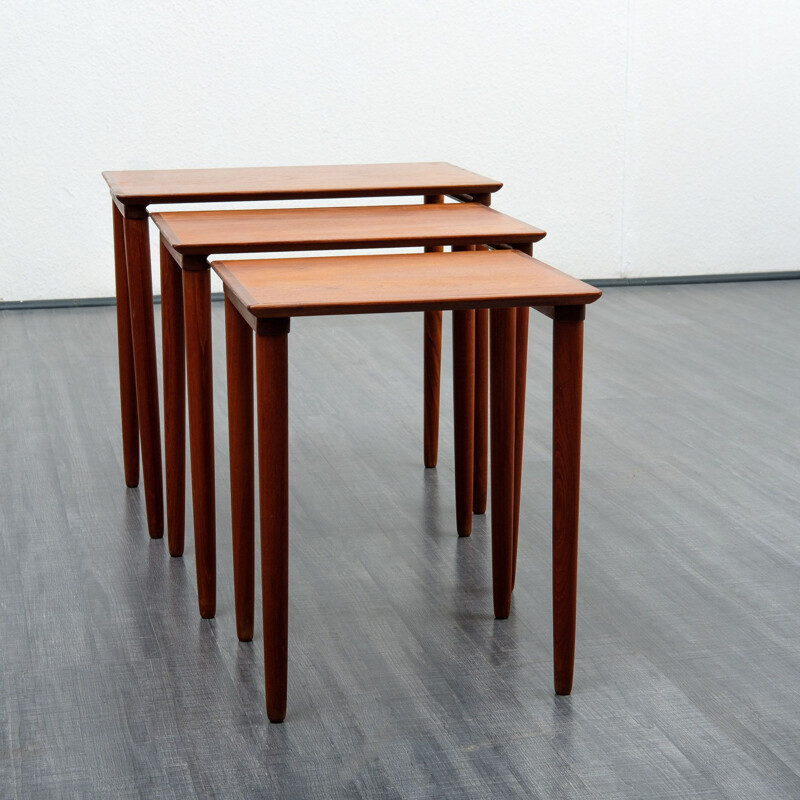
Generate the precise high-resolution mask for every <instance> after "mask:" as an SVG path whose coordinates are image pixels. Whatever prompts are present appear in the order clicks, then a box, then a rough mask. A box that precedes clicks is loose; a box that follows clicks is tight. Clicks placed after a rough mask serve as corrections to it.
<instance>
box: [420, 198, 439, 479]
mask: <svg viewBox="0 0 800 800" xmlns="http://www.w3.org/2000/svg"><path fill="white" fill-rule="evenodd" d="M425 203H426V205H432V204H436V203H444V195H441V194H434V195H427V196H426V197H425ZM442 250H444V248H443V247H426V248H425V252H426V253H441V252H442ZM423 313H424V317H425V336H424V344H423V360H424V387H423V397H424V407H423V442H424V445H423V449H424V452H423V458H424V464H425V466H426V467H429V468H430V467H435V466H436V462H437V461H438V459H439V387H440V385H441V371H442V312H441V311H425V312H423Z"/></svg>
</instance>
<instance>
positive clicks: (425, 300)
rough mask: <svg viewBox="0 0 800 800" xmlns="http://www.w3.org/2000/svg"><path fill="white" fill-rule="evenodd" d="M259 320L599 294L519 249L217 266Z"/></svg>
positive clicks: (586, 298)
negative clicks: (518, 250)
mask: <svg viewBox="0 0 800 800" xmlns="http://www.w3.org/2000/svg"><path fill="white" fill-rule="evenodd" d="M212 267H213V269H214V270H215V271H216V273H217V274H218V275H219V276H220V278H222V280H223V282H224V283H225V285H226V286H227V287H228V288H229V289H230V290H231V293H232V294H233V295H235V296H237V297H239V298H240V299H241V301H242V303H243V305H244V306H245V307H246V308H247V309H248V311H249V312H250V313H251V314H252V315H253V316H255V317H263V318H266V317H270V316H292V317H298V316H314V315H320V314H326V315H327V314H370V313H378V312H380V313H385V312H389V311H392V312H394V311H425V310H428V309H432V308H433V309H439V308H450V309H453V308H461V309H464V308H490V307H494V308H496V307H501V306H514V305H523V304H524V305H534V306H535V305H553V304H563V303H591V302H594V301H595V300H596V299H597V298H598V297H600V295H601V292H600V291H599V290H598V289H595V288H594V287H592V286H589V285H588V284H586V283H583V282H582V281H579V280H576V279H575V278H571V277H569V276H568V275H565V274H564V273H563V272H559V271H558V270H556V269H553V267H549V266H547V265H546V264H544V263H543V262H541V261H538V260H536V259H533V258H529V257H528V256H525V255H523V254H521V253H519V252H517V251H515V250H499V251H475V252H457V253H410V254H400V255H398V254H392V255H378V256H336V257H331V258H292V259H287V258H280V259H263V260H255V261H238V260H237V261H215V262H214V263H213V264H212Z"/></svg>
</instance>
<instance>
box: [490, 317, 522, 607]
mask: <svg viewBox="0 0 800 800" xmlns="http://www.w3.org/2000/svg"><path fill="white" fill-rule="evenodd" d="M490 329H491V338H490V351H491V369H490V377H489V379H490V389H491V402H490V411H491V419H490V427H491V447H492V458H491V462H492V473H491V481H492V593H493V596H494V615H495V617H496V618H497V619H506V617H508V615H509V614H510V613H511V589H512V586H511V570H512V556H513V536H514V405H515V393H514V388H515V385H514V384H515V373H516V364H515V357H516V355H515V350H516V309H513V308H503V309H492V312H491V319H490Z"/></svg>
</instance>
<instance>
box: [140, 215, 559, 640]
mask: <svg viewBox="0 0 800 800" xmlns="http://www.w3.org/2000/svg"><path fill="white" fill-rule="evenodd" d="M152 220H153V222H154V223H155V225H156V226H157V228H158V229H159V232H160V234H161V271H162V276H165V277H164V286H165V289H166V288H167V287H169V288H168V290H165V291H164V292H163V293H162V313H163V315H164V319H165V321H167V323H168V324H167V325H166V327H165V329H164V342H165V344H164V398H165V399H164V402H165V441H166V443H167V444H166V465H167V508H168V509H169V508H171V507H173V506H175V507H179V508H181V509H182V508H183V503H184V498H183V491H184V489H183V484H184V469H183V460H184V438H183V416H182V412H183V407H184V403H185V400H184V394H183V383H182V379H183V374H184V361H183V339H182V337H181V335H180V334H181V332H182V328H181V327H180V326H178V325H175V326H174V329H173V327H172V325H173V323H174V321H175V320H184V315H185V331H186V336H185V348H186V362H185V371H186V376H187V383H188V397H189V449H190V456H191V463H192V508H193V515H194V516H193V519H194V534H195V553H196V565H197V579H198V602H199V606H200V614H201V616H203V617H210V616H213V615H214V611H215V580H216V570H215V527H214V526H215V497H214V423H213V406H212V364H211V298H210V291H211V289H210V273H209V263H208V257H209V256H210V255H211V254H212V253H262V252H286V251H305V250H335V249H340V250H350V249H358V248H396V247H426V248H434V247H441V246H445V245H450V246H453V247H456V248H459V247H460V248H465V247H466V248H469V247H473V246H477V245H493V246H504V247H519V248H522V249H524V250H525V251H526V252H530V248H531V247H532V244H533V242H535V241H538V240H539V239H541V238H542V237H543V236H544V235H545V233H544V231H543V230H541V229H539V228H536V227H534V226H532V225H528V224H527V223H525V222H520V221H519V220H516V219H513V218H512V217H509V216H507V215H505V214H501V213H500V212H498V211H495V210H493V209H491V208H489V207H488V206H485V205H482V204H480V203H448V204H443V203H442V204H439V203H435V204H424V205H413V206H405V205H397V206H355V207H349V206H345V207H334V208H290V209H259V210H245V211H242V210H223V211H186V212H181V211H174V212H166V213H157V214H153V215H152ZM181 286H182V293H181V291H180V288H181ZM424 310H426V311H433V310H435V309H432V308H428V309H424ZM453 324H454V334H453V339H454V380H455V390H454V397H455V400H456V405H455V409H454V412H455V413H454V417H455V419H454V422H455V426H456V432H455V442H456V453H455V456H456V463H455V468H456V524H457V529H458V532H459V534H460V535H462V536H466V535H469V533H470V530H471V526H472V513H473V500H474V473H475V470H474V445H473V443H474V430H475V424H474V409H475V407H476V404H475V402H474V396H475V389H474V386H475V377H474V365H475V321H474V315H472V316H464V315H458V314H457V315H455V316H454V323H453ZM525 340H526V341H527V330H526V335H525ZM171 409H172V410H173V411H171ZM520 439H521V437H520ZM173 442H174V443H176V444H175V446H173V445H172V444H171V443H173ZM520 445H521V441H520ZM520 457H521V456H520ZM169 516H170V515H169V514H168V518H169ZM179 522H180V524H181V532H180V536H181V537H182V520H179ZM175 538H176V539H177V537H175ZM170 539H171V540H172V539H173V537H172V536H171V534H170ZM239 635H240V637H243V638H247V636H248V629H247V627H246V626H242V625H239Z"/></svg>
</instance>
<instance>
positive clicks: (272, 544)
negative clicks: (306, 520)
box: [256, 320, 289, 722]
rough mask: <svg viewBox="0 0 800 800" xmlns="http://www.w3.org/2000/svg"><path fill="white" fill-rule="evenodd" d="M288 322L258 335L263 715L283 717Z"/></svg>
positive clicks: (286, 614)
mask: <svg viewBox="0 0 800 800" xmlns="http://www.w3.org/2000/svg"><path fill="white" fill-rule="evenodd" d="M288 322H289V320H275V321H274V322H273V323H272V325H271V329H267V331H266V332H262V331H259V333H258V335H257V336H256V370H257V377H256V380H257V384H258V411H257V416H258V487H259V504H260V516H261V587H262V589H261V591H262V603H263V612H264V678H265V685H266V695H267V716H268V717H269V720H270V722H282V721H283V719H284V717H285V716H286V671H287V648H288V632H289V392H288V372H287V370H288V348H287V344H288V342H287V339H288V336H287V334H288V330H289V326H288Z"/></svg>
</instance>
